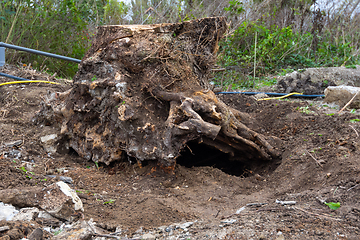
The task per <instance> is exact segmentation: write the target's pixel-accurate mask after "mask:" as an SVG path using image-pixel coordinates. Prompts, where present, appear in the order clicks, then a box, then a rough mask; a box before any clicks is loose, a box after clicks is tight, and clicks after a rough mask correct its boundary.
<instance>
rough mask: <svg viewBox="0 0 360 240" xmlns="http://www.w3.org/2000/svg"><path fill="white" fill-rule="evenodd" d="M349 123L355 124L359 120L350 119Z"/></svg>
mask: <svg viewBox="0 0 360 240" xmlns="http://www.w3.org/2000/svg"><path fill="white" fill-rule="evenodd" d="M350 122H351V123H356V122H360V119H358V118H355V119H351V120H350Z"/></svg>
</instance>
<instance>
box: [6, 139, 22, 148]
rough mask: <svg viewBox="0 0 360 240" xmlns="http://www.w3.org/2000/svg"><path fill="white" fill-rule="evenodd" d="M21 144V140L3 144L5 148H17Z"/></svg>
mask: <svg viewBox="0 0 360 240" xmlns="http://www.w3.org/2000/svg"><path fill="white" fill-rule="evenodd" d="M22 143H23V141H22V140H16V141H12V142H8V143H5V146H6V147H18V146H20V145H21V144H22Z"/></svg>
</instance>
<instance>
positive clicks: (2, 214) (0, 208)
mask: <svg viewBox="0 0 360 240" xmlns="http://www.w3.org/2000/svg"><path fill="white" fill-rule="evenodd" d="M18 212H19V211H18V210H16V208H15V207H14V206H12V205H9V204H4V203H3V202H0V221H1V220H6V221H10V220H11V219H12V218H13V217H14V216H15V215H16V214H17V213H18Z"/></svg>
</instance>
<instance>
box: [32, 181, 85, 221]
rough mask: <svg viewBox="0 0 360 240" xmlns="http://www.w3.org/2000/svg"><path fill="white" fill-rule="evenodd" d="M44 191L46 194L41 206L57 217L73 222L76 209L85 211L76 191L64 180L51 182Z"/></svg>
mask: <svg viewBox="0 0 360 240" xmlns="http://www.w3.org/2000/svg"><path fill="white" fill-rule="evenodd" d="M42 192H43V194H44V195H43V199H42V201H41V203H40V205H39V206H40V207H41V208H42V209H43V210H45V211H47V212H48V213H50V214H51V215H52V216H54V217H56V218H60V219H65V220H67V221H70V222H71V221H73V220H74V216H73V214H74V210H75V211H79V210H81V211H84V208H83V205H82V202H81V200H80V198H79V197H78V195H77V194H76V192H75V191H74V190H72V189H71V188H70V187H69V186H68V185H67V184H66V183H64V182H62V181H59V182H57V183H54V184H51V185H50V186H48V187H47V188H45V189H44V190H43V191H42Z"/></svg>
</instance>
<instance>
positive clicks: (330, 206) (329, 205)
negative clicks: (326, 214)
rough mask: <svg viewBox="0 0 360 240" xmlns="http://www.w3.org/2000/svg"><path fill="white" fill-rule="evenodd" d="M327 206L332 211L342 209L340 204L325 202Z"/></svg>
mask: <svg viewBox="0 0 360 240" xmlns="http://www.w3.org/2000/svg"><path fill="white" fill-rule="evenodd" d="M324 204H325V205H327V206H328V207H329V208H330V209H332V210H336V209H338V208H339V207H340V202H337V203H334V202H329V203H327V202H324Z"/></svg>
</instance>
